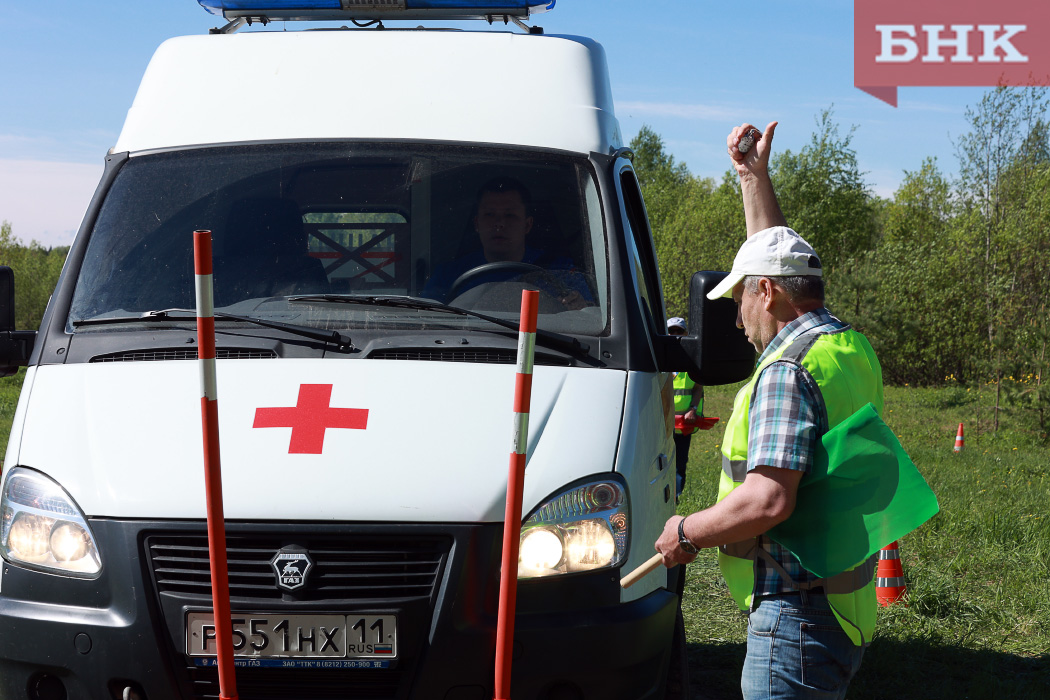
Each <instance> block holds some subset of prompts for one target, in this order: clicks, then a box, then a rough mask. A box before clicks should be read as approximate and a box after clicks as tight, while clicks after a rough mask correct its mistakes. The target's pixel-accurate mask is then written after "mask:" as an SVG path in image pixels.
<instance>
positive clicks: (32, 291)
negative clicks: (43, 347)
mask: <svg viewBox="0 0 1050 700" xmlns="http://www.w3.org/2000/svg"><path fill="white" fill-rule="evenodd" d="M68 251H69V248H68V247H61V248H44V247H43V246H42V245H41V244H40V243H38V242H37V241H32V242H31V243H30V244H29V245H28V246H26V245H23V244H22V242H21V241H20V240H19V239H18V238H17V237H16V236H15V235H14V234H13V232H12V227H11V224H10V222H7V221H4V222H2V223H0V265H6V266H8V267H10V268H11V269H12V270H13V271H14V273H15V327H16V328H17V329H20V330H36V328H37V327H39V326H40V320H41V319H42V318H43V316H44V310H45V309H46V308H47V302H48V300H49V299H50V298H51V293H52V292H53V291H54V289H55V284H56V283H57V282H58V275H59V273H60V272H61V270H62V265H63V263H64V262H65V258H66V253H67V252H68Z"/></svg>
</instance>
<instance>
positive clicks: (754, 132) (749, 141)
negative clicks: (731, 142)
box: [736, 127, 760, 153]
mask: <svg viewBox="0 0 1050 700" xmlns="http://www.w3.org/2000/svg"><path fill="white" fill-rule="evenodd" d="M759 136H760V134H759V133H758V129H756V128H755V127H751V128H750V129H748V130H747V133H746V134H744V135H743V136H741V137H740V140H739V141H738V142H737V144H736V150H738V151H740V152H741V153H747V152H748V151H750V150H751V147H752V146H754V145H755V139H756V138H758V137H759Z"/></svg>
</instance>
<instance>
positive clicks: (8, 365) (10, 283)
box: [0, 265, 36, 377]
mask: <svg viewBox="0 0 1050 700" xmlns="http://www.w3.org/2000/svg"><path fill="white" fill-rule="evenodd" d="M35 340H36V331H16V330H15V273H14V271H13V270H12V269H11V268H9V267H7V266H6V265H0V377H9V376H11V375H12V374H14V373H15V372H17V371H18V368H19V367H22V366H25V365H27V364H29V355H30V354H31V353H32V352H33V342H34V341H35Z"/></svg>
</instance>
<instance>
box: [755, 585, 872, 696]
mask: <svg viewBox="0 0 1050 700" xmlns="http://www.w3.org/2000/svg"><path fill="white" fill-rule="evenodd" d="M862 656H864V648H863V647H858V646H855V645H854V644H853V642H852V641H850V638H849V637H847V636H846V633H845V632H843V631H842V628H841V627H840V626H839V623H838V620H836V619H835V615H834V614H833V613H832V612H831V608H830V607H828V599H827V596H825V595H823V594H821V593H787V594H783V595H775V596H765V597H761V598H759V599H758V600H757V601H756V603H755V605H754V609H753V610H752V612H751V613H750V615H748V618H747V658H746V659H745V660H744V671H743V674H742V675H741V677H740V689H741V691H743V695H744V700H760V699H761V700H766V699H769V700H773V699H776V700H782V699H784V698H805V699H806V700H818V699H819V700H832V699H835V700H842V698H845V697H846V688H847V687H849V682H850V679H852V678H853V676H854V674H855V673H856V672H857V669H859V668H860V660H861V657H862Z"/></svg>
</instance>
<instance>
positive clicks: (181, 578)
mask: <svg viewBox="0 0 1050 700" xmlns="http://www.w3.org/2000/svg"><path fill="white" fill-rule="evenodd" d="M226 543H227V544H226V547H227V559H228V566H229V580H230V597H231V598H244V599H269V600H282V596H284V595H287V594H288V592H287V591H283V590H282V589H279V588H278V587H277V574H276V571H275V569H274V566H273V565H272V564H271V561H272V560H273V559H274V557H275V556H276V554H277V552H278V551H279V550H280V549H281V548H282V547H285V546H288V545H296V546H297V547H298V548H302V549H305V550H306V551H307V552H308V554H309V556H310V559H311V560H312V562H313V566H312V568H311V569H310V571H309V572H308V574H307V576H306V584H305V585H304V586H303V587H302V589H299V590H296V591H294V595H295V598H296V599H297V600H301V601H311V600H317V601H321V600H339V601H363V600H371V599H384V600H390V599H394V598H398V599H429V598H430V597H431V596H432V595H433V594H434V592H435V590H436V586H437V582H438V580H439V579H440V577H441V570H442V568H443V566H444V563H445V559H446V557H447V556H448V552H449V549H450V547H451V540H450V539H449V538H447V537H443V536H434V535H430V536H421V537H411V538H410V537H403V536H396V535H369V534H360V535H354V534H348V535H340V536H335V535H329V536H325V535H319V534H306V533H304V534H303V535H302V536H295V535H291V536H287V537H280V536H272V535H260V536H253V535H247V536H241V535H232V534H229V533H227V538H226ZM145 546H146V553H147V556H148V560H149V563H150V567H151V569H152V571H153V578H154V581H155V582H156V586H157V590H158V592H159V593H162V594H163V593H168V594H174V595H177V596H189V597H196V596H201V597H203V598H206V599H210V596H211V573H210V568H209V562H208V538H207V535H205V534H199V535H197V534H187V535H177V536H171V535H164V536H161V535H153V536H149V537H147V538H146V544H145Z"/></svg>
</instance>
